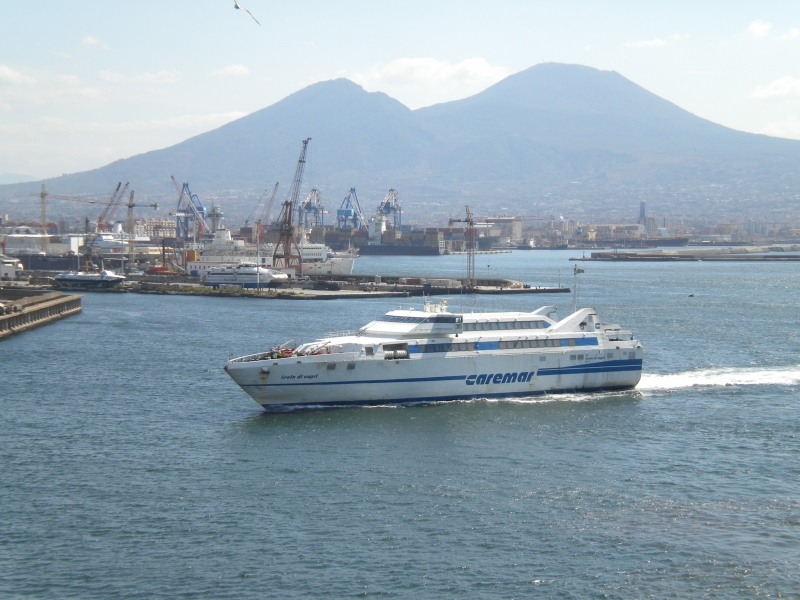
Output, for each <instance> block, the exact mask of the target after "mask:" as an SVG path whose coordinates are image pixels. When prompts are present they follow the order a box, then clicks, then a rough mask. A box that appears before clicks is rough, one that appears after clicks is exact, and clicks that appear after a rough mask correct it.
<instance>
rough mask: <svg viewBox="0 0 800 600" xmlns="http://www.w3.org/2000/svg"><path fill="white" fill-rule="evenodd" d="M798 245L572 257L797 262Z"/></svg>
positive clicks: (620, 252) (597, 253) (625, 252)
mask: <svg viewBox="0 0 800 600" xmlns="http://www.w3.org/2000/svg"><path fill="white" fill-rule="evenodd" d="M797 252H800V245H793V246H736V247H732V248H705V247H697V248H682V249H679V250H678V249H659V250H628V251H619V250H614V251H611V252H592V253H591V255H590V256H589V257H586V256H583V257H576V258H570V260H576V261H584V260H585V261H611V262H614V261H617V262H629V261H639V262H680V261H756V262H757V261H764V262H773V261H780V262H791V261H800V255H798V254H792V253H797Z"/></svg>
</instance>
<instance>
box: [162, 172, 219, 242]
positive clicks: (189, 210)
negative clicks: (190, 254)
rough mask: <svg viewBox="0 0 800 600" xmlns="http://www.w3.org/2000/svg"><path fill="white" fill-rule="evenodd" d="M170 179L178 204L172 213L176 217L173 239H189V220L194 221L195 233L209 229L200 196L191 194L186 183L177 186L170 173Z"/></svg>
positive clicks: (200, 233) (199, 233)
mask: <svg viewBox="0 0 800 600" xmlns="http://www.w3.org/2000/svg"><path fill="white" fill-rule="evenodd" d="M170 179H172V185H173V186H175V191H176V192H178V205H177V207H176V208H175V212H174V213H172V214H173V216H174V217H175V218H176V223H175V239H176V240H179V239H181V238H183V239H184V240H188V239H189V221H190V220H191V221H194V224H195V227H194V233H195V234H196V235H202V233H203V232H204V231H210V229H209V227H208V224H207V223H206V209H205V208H204V207H203V204H202V203H201V202H200V198H198V197H197V195H196V194H192V192H191V190H190V189H189V184H188V183H184V184H183V186H179V185H178V182H177V181H176V180H175V177H173V176H172V175H170ZM181 219H183V222H181Z"/></svg>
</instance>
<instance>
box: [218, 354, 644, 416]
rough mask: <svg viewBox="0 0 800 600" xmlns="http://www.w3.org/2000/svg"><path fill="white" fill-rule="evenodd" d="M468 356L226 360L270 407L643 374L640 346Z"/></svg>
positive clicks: (494, 390) (599, 382) (496, 393)
mask: <svg viewBox="0 0 800 600" xmlns="http://www.w3.org/2000/svg"><path fill="white" fill-rule="evenodd" d="M469 354H470V353H467V355H464V354H463V353H459V355H456V356H452V357H440V358H439V357H437V358H428V359H425V360H424V361H421V360H419V359H413V358H411V359H392V360H382V359H374V360H366V361H365V360H363V359H361V360H357V356H356V355H352V356H350V357H347V356H343V355H341V354H339V355H336V358H335V360H334V359H333V356H331V355H329V356H322V357H313V358H314V359H316V360H313V361H308V362H306V361H303V362H301V363H297V362H296V361H291V360H286V359H281V360H273V359H268V360H262V361H256V362H251V363H228V364H227V365H226V367H225V369H226V371H227V373H228V375H230V376H231V378H233V380H234V381H235V382H236V383H237V384H238V385H239V386H240V387H241V388H242V389H243V390H244V391H245V392H247V394H249V395H250V396H251V397H252V398H253V399H254V400H255V401H256V402H257V403H258V404H260V405H261V406H262V407H263V408H264V409H266V410H292V409H297V408H304V407H325V406H351V405H352V406H358V405H373V406H374V405H382V404H415V403H431V402H442V401H450V400H470V399H478V398H514V397H517V398H519V397H530V396H538V395H542V394H562V393H575V392H578V393H584V392H600V391H614V390H627V389H633V388H634V387H635V386H636V385H637V384H638V383H639V379H640V378H641V372H642V356H641V349H639V350H635V351H634V350H629V349H627V348H626V349H625V350H622V351H620V350H616V351H613V352H609V351H608V350H606V349H604V350H602V351H601V350H597V351H595V352H594V353H592V352H589V353H587V354H586V358H585V360H584V362H583V363H582V364H577V365H576V364H575V363H574V362H572V361H570V360H569V357H568V353H562V352H538V353H525V354H519V353H515V354H507V355H503V354H496V353H495V354H492V355H483V356H481V355H479V354H478V353H472V355H469ZM631 354H634V358H630V355H631ZM609 355H612V357H611V358H609ZM329 365H335V366H334V367H333V368H331V367H330V366H329ZM349 365H353V366H350V368H348V366H349Z"/></svg>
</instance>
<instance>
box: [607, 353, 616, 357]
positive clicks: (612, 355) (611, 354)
mask: <svg viewBox="0 0 800 600" xmlns="http://www.w3.org/2000/svg"><path fill="white" fill-rule="evenodd" d="M606 358H614V353H613V352H609V353H608V354H606Z"/></svg>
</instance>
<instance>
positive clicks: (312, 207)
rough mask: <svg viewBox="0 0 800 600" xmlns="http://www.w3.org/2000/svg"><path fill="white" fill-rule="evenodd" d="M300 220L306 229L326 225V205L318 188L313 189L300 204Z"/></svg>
mask: <svg viewBox="0 0 800 600" xmlns="http://www.w3.org/2000/svg"><path fill="white" fill-rule="evenodd" d="M299 220H301V221H302V223H303V229H304V230H305V231H308V230H310V229H311V228H313V227H325V207H324V206H323V205H322V200H321V199H320V197H319V191H317V188H314V189H312V190H311V191H310V192H309V193H308V196H306V199H305V200H303V202H302V203H301V204H300V214H299ZM309 221H310V225H309Z"/></svg>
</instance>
